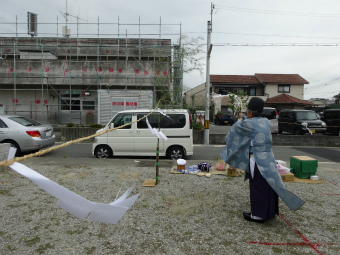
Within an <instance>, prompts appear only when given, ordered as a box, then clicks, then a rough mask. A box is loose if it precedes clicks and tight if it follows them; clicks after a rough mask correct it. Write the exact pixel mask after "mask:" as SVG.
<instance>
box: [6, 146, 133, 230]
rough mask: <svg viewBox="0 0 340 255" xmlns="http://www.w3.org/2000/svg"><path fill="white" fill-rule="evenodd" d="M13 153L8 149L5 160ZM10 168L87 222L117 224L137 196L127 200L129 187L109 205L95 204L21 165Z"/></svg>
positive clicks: (12, 155)
mask: <svg viewBox="0 0 340 255" xmlns="http://www.w3.org/2000/svg"><path fill="white" fill-rule="evenodd" d="M13 150H14V153H13ZM15 151H16V149H15V148H11V149H10V151H9V153H8V159H7V160H11V159H12V158H13V157H14V155H15ZM10 168H12V169H13V170H14V171H16V172H17V173H19V174H21V175H23V176H25V177H26V178H27V179H29V180H31V181H32V182H34V183H35V184H36V185H38V186H39V187H40V188H42V189H43V190H45V191H46V192H47V193H49V194H51V195H52V196H54V197H56V198H58V199H59V201H58V203H57V205H58V206H59V207H60V208H62V209H64V210H65V211H67V212H69V213H71V214H72V215H74V216H76V217H78V218H80V219H85V218H86V217H88V219H89V220H93V221H99V222H105V223H111V224H117V223H118V221H119V220H120V219H121V218H122V216H123V215H124V213H125V212H126V211H127V210H128V209H129V208H130V207H131V206H132V205H133V204H134V202H135V201H136V199H137V198H138V196H139V194H137V195H134V196H132V197H130V198H127V197H128V195H129V194H130V193H131V191H132V189H133V187H130V188H129V189H128V190H127V191H126V192H125V193H124V194H123V195H122V196H121V197H119V198H118V199H116V200H115V201H114V202H112V203H111V204H103V203H95V202H92V201H89V200H87V199H86V198H84V197H82V196H80V195H78V194H76V193H74V192H72V191H70V190H68V189H66V188H64V187H63V186H60V185H59V184H57V183H55V182H53V181H51V180H50V179H48V178H46V177H45V176H43V175H41V174H39V173H37V172H36V171H34V170H32V169H31V168H29V167H27V166H25V165H23V164H20V163H18V162H14V163H13V164H12V165H10Z"/></svg>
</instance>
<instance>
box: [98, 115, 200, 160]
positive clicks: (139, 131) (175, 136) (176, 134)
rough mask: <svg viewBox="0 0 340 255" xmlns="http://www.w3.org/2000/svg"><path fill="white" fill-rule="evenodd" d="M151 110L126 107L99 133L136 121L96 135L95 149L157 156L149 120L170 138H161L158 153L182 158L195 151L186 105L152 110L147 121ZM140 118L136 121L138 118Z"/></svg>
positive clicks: (101, 154)
mask: <svg viewBox="0 0 340 255" xmlns="http://www.w3.org/2000/svg"><path fill="white" fill-rule="evenodd" d="M149 113H150V110H147V109H144V110H143V109H139V110H126V111H121V112H118V113H117V114H116V115H115V116H114V117H113V118H112V119H111V120H110V121H109V122H108V123H107V124H106V126H105V127H104V128H102V129H100V130H98V131H97V133H100V132H103V131H106V130H108V129H111V128H114V127H119V126H122V125H124V124H128V123H131V122H133V123H132V124H130V125H127V126H124V127H123V128H120V129H116V130H112V131H109V132H107V133H105V134H102V135H100V136H97V137H95V139H94V143H93V145H92V153H93V155H95V156H96V157H97V158H110V157H112V156H113V155H115V156H155V155H156V145H157V136H156V135H154V134H152V133H151V131H150V130H149V128H148V124H147V123H149V124H150V126H151V127H152V128H156V129H157V130H160V131H162V132H163V134H164V135H165V136H166V137H167V139H166V140H165V139H159V156H167V157H169V158H170V159H180V158H185V157H186V156H191V155H193V153H194V146H193V130H192V119H191V115H190V113H189V112H188V111H187V110H185V109H167V110H164V113H165V114H166V115H167V116H163V115H161V113H160V112H157V111H155V112H153V113H152V114H150V115H149V116H148V117H147V119H148V122H146V118H144V119H142V118H143V117H144V116H145V115H147V114H149ZM139 119H141V120H140V121H138V122H137V120H139Z"/></svg>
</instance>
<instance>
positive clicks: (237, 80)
mask: <svg viewBox="0 0 340 255" xmlns="http://www.w3.org/2000/svg"><path fill="white" fill-rule="evenodd" d="M210 82H211V83H224V84H228V83H232V84H261V83H260V82H259V80H258V79H257V78H256V77H255V76H254V75H216V74H212V75H210Z"/></svg>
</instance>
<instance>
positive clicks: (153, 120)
mask: <svg viewBox="0 0 340 255" xmlns="http://www.w3.org/2000/svg"><path fill="white" fill-rule="evenodd" d="M145 115H147V113H143V114H138V115H137V119H138V120H139V119H140V118H143V117H144V116H145ZM159 117H160V113H151V114H150V115H149V116H148V117H147V118H148V121H149V124H150V126H151V127H153V128H158V122H159ZM137 128H148V125H147V124H146V118H144V119H142V120H140V121H138V122H137Z"/></svg>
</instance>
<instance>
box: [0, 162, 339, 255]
mask: <svg viewBox="0 0 340 255" xmlns="http://www.w3.org/2000/svg"><path fill="white" fill-rule="evenodd" d="M22 163H23V164H25V165H27V166H29V167H31V168H32V169H34V170H36V171H37V172H39V173H41V174H42V175H44V176H46V177H47V178H50V179H51V180H53V181H55V182H57V183H58V184H60V185H63V186H64V187H66V188H68V189H70V190H72V191H74V192H76V193H77V194H79V195H81V196H83V197H85V198H87V199H89V200H91V201H95V202H102V203H109V202H112V201H113V200H114V198H115V196H116V194H117V192H118V190H119V189H120V187H122V190H124V191H125V190H126V189H127V188H128V187H130V186H132V185H135V187H134V190H133V191H132V194H131V195H133V194H137V193H140V196H139V198H138V199H137V201H136V203H135V204H134V205H133V206H132V208H131V209H130V210H129V211H128V212H127V213H126V214H125V215H124V216H123V217H122V219H121V220H120V221H119V222H118V224H117V225H111V224H104V223H98V222H93V221H89V220H80V219H78V218H75V217H74V216H72V215H70V214H69V213H67V212H65V211H63V210H62V209H60V208H59V207H58V206H57V205H56V203H57V199H56V198H54V197H52V196H50V195H49V194H47V193H46V192H45V191H43V190H41V189H40V188H38V187H37V186H36V185H35V184H33V183H32V182H31V181H29V180H28V179H26V178H24V177H22V176H21V175H19V174H17V173H16V172H14V171H12V170H11V169H10V168H2V169H0V180H1V186H0V198H1V200H0V201H1V204H0V208H1V213H0V219H1V221H0V240H1V243H0V254H261V255H263V254H299V255H301V254H340V245H339V243H340V217H339V216H340V215H339V202H340V195H339V193H340V165H339V164H319V167H318V172H317V175H319V176H320V177H321V178H322V179H323V180H324V183H321V184H302V183H285V185H286V187H287V188H288V189H289V190H291V191H293V192H294V193H296V194H297V195H299V196H300V197H301V198H303V199H304V200H305V201H306V203H305V205H304V206H303V207H302V208H301V209H300V210H298V211H297V212H293V211H291V210H289V208H288V207H287V206H286V205H285V204H284V203H283V202H282V201H280V216H277V217H276V218H275V219H272V220H269V221H267V222H266V223H264V224H257V223H252V222H247V221H245V220H244V219H243V216H242V211H243V210H249V207H250V205H249V186H248V181H247V182H244V181H243V177H228V176H223V175H213V176H211V177H210V178H207V177H198V176H196V175H191V174H170V173H169V171H170V166H171V165H172V162H170V161H169V162H166V161H165V160H164V161H162V164H161V168H160V183H159V184H158V185H157V186H155V187H142V184H143V182H144V181H145V180H146V179H151V178H154V175H155V168H154V167H153V166H152V165H153V164H154V161H151V160H146V159H144V160H141V162H140V163H139V164H138V166H136V163H135V162H134V160H132V159H110V160H99V159H69V158H65V159H54V160H51V159H41V158H34V159H30V160H26V161H24V162H22ZM197 163H199V162H190V161H189V162H188V164H197Z"/></svg>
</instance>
